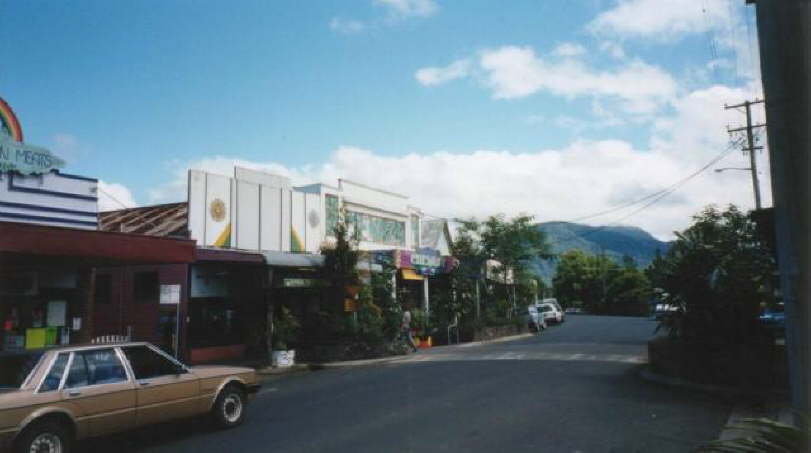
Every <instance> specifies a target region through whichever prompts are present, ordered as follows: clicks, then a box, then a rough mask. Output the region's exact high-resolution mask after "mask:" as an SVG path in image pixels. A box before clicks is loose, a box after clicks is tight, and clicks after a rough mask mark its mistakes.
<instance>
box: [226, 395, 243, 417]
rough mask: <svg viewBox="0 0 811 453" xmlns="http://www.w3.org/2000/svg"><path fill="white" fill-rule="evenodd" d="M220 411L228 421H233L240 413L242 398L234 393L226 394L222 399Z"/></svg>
mask: <svg viewBox="0 0 811 453" xmlns="http://www.w3.org/2000/svg"><path fill="white" fill-rule="evenodd" d="M222 412H223V415H224V416H225V420H227V421H228V423H234V422H236V421H238V420H239V417H240V416H241V415H242V399H241V398H240V397H239V396H237V395H234V394H231V395H228V396H226V397H225V401H223V405H222Z"/></svg>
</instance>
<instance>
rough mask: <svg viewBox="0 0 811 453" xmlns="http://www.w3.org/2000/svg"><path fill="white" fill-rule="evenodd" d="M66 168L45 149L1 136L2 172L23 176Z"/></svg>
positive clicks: (0, 168)
mask: <svg viewBox="0 0 811 453" xmlns="http://www.w3.org/2000/svg"><path fill="white" fill-rule="evenodd" d="M64 166H65V161H64V160H62V159H60V158H58V157H56V156H54V155H53V154H51V152H50V151H48V150H47V149H45V148H41V147H39V146H32V145H27V144H25V143H22V142H18V141H14V140H12V139H11V138H10V137H9V136H6V135H3V134H0V172H8V171H15V172H17V173H21V174H23V175H31V174H42V173H48V172H50V171H51V170H57V169H60V168H62V167H64Z"/></svg>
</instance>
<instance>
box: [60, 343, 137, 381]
mask: <svg viewBox="0 0 811 453" xmlns="http://www.w3.org/2000/svg"><path fill="white" fill-rule="evenodd" d="M126 380H127V373H126V371H124V366H123V365H122V364H121V361H120V360H119V359H118V354H116V353H115V350H114V349H112V348H110V349H96V350H91V351H81V352H75V353H74V354H73V363H72V364H71V365H70V371H69V372H68V379H67V381H66V382H65V388H75V387H83V386H85V385H101V384H115V383H116V382H125V381H126Z"/></svg>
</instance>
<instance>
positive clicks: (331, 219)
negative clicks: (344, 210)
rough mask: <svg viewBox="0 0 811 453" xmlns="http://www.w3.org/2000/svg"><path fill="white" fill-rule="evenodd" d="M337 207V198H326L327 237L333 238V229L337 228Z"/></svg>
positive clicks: (329, 196) (338, 210)
mask: <svg viewBox="0 0 811 453" xmlns="http://www.w3.org/2000/svg"><path fill="white" fill-rule="evenodd" d="M338 205H339V203H338V197H336V196H335V195H327V196H326V211H327V236H335V228H337V227H338V216H339V212H340V209H339V207H338Z"/></svg>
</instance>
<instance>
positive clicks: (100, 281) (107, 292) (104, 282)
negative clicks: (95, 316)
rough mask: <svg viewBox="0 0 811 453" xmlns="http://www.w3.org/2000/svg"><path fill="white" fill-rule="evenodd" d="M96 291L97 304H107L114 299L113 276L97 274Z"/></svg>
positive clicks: (95, 299)
mask: <svg viewBox="0 0 811 453" xmlns="http://www.w3.org/2000/svg"><path fill="white" fill-rule="evenodd" d="M95 291H96V293H95V295H94V303H95V304H96V305H107V304H109V303H110V302H112V300H113V276H112V275H109V274H107V275H96V289H95Z"/></svg>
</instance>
